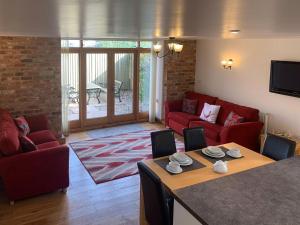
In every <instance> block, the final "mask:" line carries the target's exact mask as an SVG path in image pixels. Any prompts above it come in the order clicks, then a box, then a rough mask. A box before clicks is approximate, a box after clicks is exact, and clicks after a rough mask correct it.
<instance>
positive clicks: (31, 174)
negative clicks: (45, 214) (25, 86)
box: [0, 109, 69, 202]
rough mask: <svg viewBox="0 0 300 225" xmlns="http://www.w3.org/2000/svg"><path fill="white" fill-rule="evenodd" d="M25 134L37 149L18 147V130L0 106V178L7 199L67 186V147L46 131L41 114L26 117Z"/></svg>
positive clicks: (45, 118)
mask: <svg viewBox="0 0 300 225" xmlns="http://www.w3.org/2000/svg"><path fill="white" fill-rule="evenodd" d="M26 120H27V122H28V124H29V127H30V130H31V133H30V134H29V135H27V136H28V137H29V138H30V139H31V140H32V141H33V142H34V143H35V144H36V145H37V148H38V150H35V151H31V152H22V151H21V150H20V142H19V138H18V135H19V131H18V128H17V127H16V125H15V123H14V120H13V118H12V117H11V115H10V114H9V113H8V112H7V111H5V110H2V109H0V152H2V153H3V152H11V153H12V152H13V154H11V155H9V156H4V155H3V154H2V156H0V177H1V179H2V183H3V185H4V191H5V193H6V195H7V197H8V198H9V200H10V201H11V202H13V201H14V200H18V199H23V198H27V197H31V196H35V195H39V194H42V193H47V192H52V191H55V190H58V189H63V190H66V188H67V187H68V186H69V148H68V146H66V145H60V144H59V142H58V141H57V139H56V138H55V135H54V134H53V133H52V132H51V131H50V130H49V125H48V119H47V117H46V116H45V115H39V116H35V117H27V118H26Z"/></svg>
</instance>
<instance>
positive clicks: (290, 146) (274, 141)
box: [262, 134, 296, 161]
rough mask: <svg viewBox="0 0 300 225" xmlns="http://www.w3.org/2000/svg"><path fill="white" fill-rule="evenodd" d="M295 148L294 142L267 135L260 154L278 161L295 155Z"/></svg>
mask: <svg viewBox="0 0 300 225" xmlns="http://www.w3.org/2000/svg"><path fill="white" fill-rule="evenodd" d="M295 148H296V143H295V142H294V141H292V140H289V139H287V138H283V137H279V136H276V135H273V134H268V136H267V138H266V141H265V144H264V148H263V153H262V154H263V155H265V156H267V157H269V158H272V159H274V160H277V161H278V160H282V159H287V158H290V157H293V156H294V154H295Z"/></svg>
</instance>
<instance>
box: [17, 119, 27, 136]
mask: <svg viewBox="0 0 300 225" xmlns="http://www.w3.org/2000/svg"><path fill="white" fill-rule="evenodd" d="M14 121H15V123H16V125H17V127H18V128H19V131H20V134H21V135H22V136H26V135H27V134H29V133H30V129H29V125H28V123H27V121H26V119H25V117H24V116H20V117H18V118H15V119H14Z"/></svg>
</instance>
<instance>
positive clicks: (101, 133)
mask: <svg viewBox="0 0 300 225" xmlns="http://www.w3.org/2000/svg"><path fill="white" fill-rule="evenodd" d="M140 130H145V127H144V126H143V125H142V124H140V123H135V124H126V125H120V126H116V127H107V128H102V129H96V130H91V131H88V132H87V134H88V135H89V136H90V137H91V138H100V137H107V136H113V135H118V134H125V133H128V132H133V131H140Z"/></svg>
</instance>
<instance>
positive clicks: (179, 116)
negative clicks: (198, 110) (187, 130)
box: [168, 112, 200, 127]
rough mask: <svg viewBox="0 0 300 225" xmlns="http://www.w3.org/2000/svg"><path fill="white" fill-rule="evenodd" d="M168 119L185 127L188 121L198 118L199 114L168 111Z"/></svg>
mask: <svg viewBox="0 0 300 225" xmlns="http://www.w3.org/2000/svg"><path fill="white" fill-rule="evenodd" d="M168 119H171V120H174V121H176V122H178V123H180V124H182V125H183V126H185V127H188V126H189V123H190V121H193V120H200V118H199V116H197V115H193V114H189V113H184V112H170V113H169V114H168Z"/></svg>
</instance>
